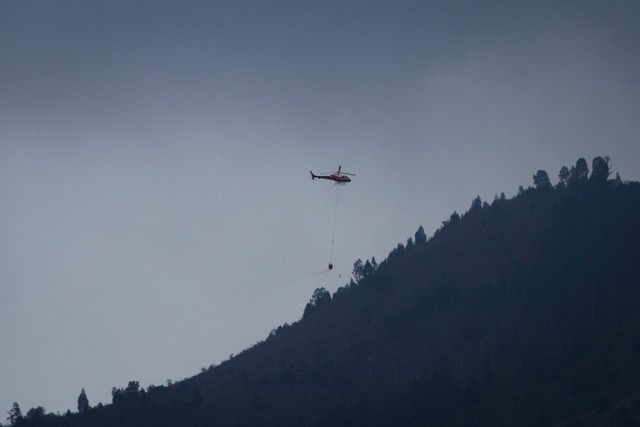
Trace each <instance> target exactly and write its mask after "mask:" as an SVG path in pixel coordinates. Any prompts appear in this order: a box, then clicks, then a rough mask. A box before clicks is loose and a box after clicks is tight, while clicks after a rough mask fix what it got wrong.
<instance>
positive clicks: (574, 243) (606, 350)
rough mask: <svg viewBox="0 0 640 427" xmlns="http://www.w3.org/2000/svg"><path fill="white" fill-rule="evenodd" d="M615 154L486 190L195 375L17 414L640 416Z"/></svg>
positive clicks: (626, 238)
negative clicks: (509, 189) (514, 191)
mask: <svg viewBox="0 0 640 427" xmlns="http://www.w3.org/2000/svg"><path fill="white" fill-rule="evenodd" d="M609 162H610V160H609V158H607V157H596V158H595V159H593V161H592V163H591V170H589V167H588V163H587V162H586V161H585V160H584V159H579V160H578V161H577V162H576V164H575V165H574V166H572V167H570V168H569V167H562V169H561V170H560V171H559V173H558V182H557V184H555V185H553V184H552V183H551V180H550V179H549V175H548V174H547V172H545V171H544V170H538V171H537V172H536V173H535V174H534V175H533V186H531V187H528V188H526V189H525V188H523V187H520V190H519V192H518V195H517V196H515V197H513V198H512V199H507V198H506V197H505V195H504V194H501V195H499V196H498V195H496V197H495V199H494V200H493V201H492V202H491V203H487V202H483V201H482V200H481V199H480V198H479V197H477V198H475V199H474V200H473V201H472V203H471V206H470V208H469V210H468V211H467V212H465V213H462V214H458V213H457V212H453V214H451V216H450V217H449V218H448V219H447V220H445V221H443V223H442V226H441V227H440V228H439V229H438V230H435V232H434V233H433V236H432V237H431V238H427V235H426V233H425V231H424V229H423V228H422V227H420V228H419V229H418V230H417V231H416V233H415V235H414V236H412V237H410V238H408V239H407V241H406V243H400V244H398V246H397V247H396V248H394V249H393V250H392V251H391V252H390V253H389V255H388V256H387V258H386V259H384V260H383V261H381V262H380V263H378V262H377V261H376V260H375V258H372V259H370V260H366V261H364V262H363V261H362V260H357V261H356V262H355V263H354V268H353V277H352V279H351V280H350V282H349V283H348V284H345V285H344V286H343V287H341V288H339V289H338V290H337V291H336V292H335V293H334V294H333V295H331V294H330V293H329V292H328V291H327V290H326V289H324V288H319V289H316V290H315V291H314V293H313V295H312V296H311V299H310V301H309V303H308V304H307V305H306V307H305V308H304V312H303V316H302V318H301V319H300V320H299V321H298V322H295V323H294V324H291V325H287V324H285V325H282V326H280V327H278V328H276V329H274V330H273V331H272V332H271V334H269V336H268V337H267V338H266V339H265V340H264V341H262V342H259V343H257V344H256V345H254V346H253V347H252V348H250V349H247V350H245V351H243V352H242V353H241V354H239V355H237V356H235V357H230V359H229V360H227V361H225V362H223V363H222V364H220V365H219V366H216V367H213V366H212V367H210V368H209V369H203V371H202V372H201V373H200V374H198V375H195V376H194V377H192V378H189V379H186V380H183V381H179V382H177V383H175V384H167V385H166V386H157V387H155V386H150V387H148V388H147V389H146V390H145V389H144V388H141V387H140V385H139V384H138V382H136V381H131V382H129V384H128V385H127V386H126V387H124V388H116V387H114V388H113V390H112V396H113V401H112V404H110V405H104V406H103V405H98V406H97V407H93V408H91V407H90V405H89V400H88V397H87V396H86V393H85V392H84V390H82V391H81V394H80V396H79V397H78V412H73V413H72V412H68V413H67V414H64V415H54V414H46V413H45V410H44V409H43V408H41V407H39V408H33V409H31V410H29V411H28V412H27V414H26V415H23V414H22V413H21V411H20V408H19V406H18V404H17V403H16V404H14V406H13V407H12V408H11V409H10V411H9V418H8V422H9V425H11V426H115V425H117V426H159V427H160V426H175V425H193V426H209V425H221V426H392V425H393V426H395V425H403V426H467V425H468V426H482V425H487V426H494V425H520V426H545V425H563V426H580V425H637V424H640V310H639V309H638V307H640V248H638V243H639V242H640V184H638V183H636V182H622V180H621V178H620V176H619V175H618V174H616V176H615V178H614V179H611V167H610V164H609ZM634 423H635V424H634Z"/></svg>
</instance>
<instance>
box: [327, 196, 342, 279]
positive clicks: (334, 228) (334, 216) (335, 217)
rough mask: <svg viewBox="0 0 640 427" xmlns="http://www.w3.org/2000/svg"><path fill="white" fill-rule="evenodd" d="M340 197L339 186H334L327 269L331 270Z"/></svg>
mask: <svg viewBox="0 0 640 427" xmlns="http://www.w3.org/2000/svg"><path fill="white" fill-rule="evenodd" d="M339 195H340V185H336V206H335V208H334V210H333V231H332V232H331V251H330V252H329V269H332V268H333V246H334V243H335V236H336V223H337V220H338V196H339Z"/></svg>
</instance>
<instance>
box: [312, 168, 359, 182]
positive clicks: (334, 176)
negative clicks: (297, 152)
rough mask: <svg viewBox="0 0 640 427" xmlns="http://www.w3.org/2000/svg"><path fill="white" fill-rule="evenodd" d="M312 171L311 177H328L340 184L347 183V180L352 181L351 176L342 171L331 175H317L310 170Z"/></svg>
mask: <svg viewBox="0 0 640 427" xmlns="http://www.w3.org/2000/svg"><path fill="white" fill-rule="evenodd" d="M309 172H310V173H311V179H312V180H313V179H328V180H331V181H335V182H336V183H339V184H346V183H347V182H351V178H349V177H348V176H346V175H342V174H341V173H334V174H331V175H316V174H314V173H313V172H311V171H309Z"/></svg>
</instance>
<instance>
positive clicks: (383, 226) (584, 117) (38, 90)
mask: <svg viewBox="0 0 640 427" xmlns="http://www.w3.org/2000/svg"><path fill="white" fill-rule="evenodd" d="M639 117H640V3H638V2H635V1H615V0H614V1H611V0H603V1H548V2H546V1H538V2H531V1H485V2H478V1H472V0H467V1H428V0H425V1H315V0H307V1H303V0H298V1H294V0H290V1H278V0H276V1H228V2H227V1H225V2H221V1H216V2H210V1H136V2H131V1H129V0H126V1H124V0H122V1H118V0H115V1H108V2H98V1H86V0H78V1H66V0H62V1H55V2H53V1H29V0H26V1H25V0H1V1H0V236H1V237H0V384H1V386H0V419H1V420H4V416H3V415H2V414H5V413H6V411H8V410H9V409H10V407H11V404H12V403H13V402H15V401H17V402H18V403H19V404H20V405H21V407H22V410H23V412H26V411H27V410H28V409H29V408H31V407H34V406H39V405H41V406H44V407H45V409H46V410H47V411H48V412H57V411H60V412H64V411H66V410H67V409H68V408H69V409H71V410H73V411H75V410H76V408H77V397H78V395H79V394H80V390H81V389H82V388H85V389H86V391H87V394H88V397H89V401H90V403H91V404H92V405H95V404H97V403H98V402H99V401H102V402H105V403H108V402H110V400H111V396H110V391H111V388H112V387H113V386H117V387H123V386H126V383H127V382H128V381H130V380H137V381H139V382H140V384H141V386H143V387H147V386H148V385H149V384H155V385H159V384H163V383H165V381H166V380H167V379H172V380H174V381H175V380H179V379H182V378H185V377H189V376H192V375H194V374H196V373H198V372H199V371H200V369H201V368H202V367H205V366H209V365H211V364H218V363H220V362H221V361H222V360H224V359H226V358H227V357H228V356H229V355H230V354H232V353H238V352H240V351H242V350H243V349H245V348H248V347H250V346H251V345H253V344H254V343H256V342H257V341H259V340H262V339H265V338H266V337H267V335H268V334H269V332H270V331H271V330H272V329H273V328H275V327H277V326H278V325H281V324H283V323H285V322H289V323H291V322H294V321H296V320H298V319H299V318H300V317H301V314H302V310H303V309H304V305H305V304H306V303H307V302H308V300H309V298H310V297H311V294H312V292H313V290H314V289H315V288H317V287H320V286H324V287H326V288H327V289H329V290H330V291H331V292H333V291H335V289H337V287H339V286H342V285H343V284H345V283H346V282H348V280H349V276H350V272H351V269H352V266H353V262H354V261H355V260H356V259H358V258H361V259H363V260H364V259H367V258H370V257H371V256H375V257H376V259H378V261H381V260H382V259H384V258H385V257H386V255H387V254H388V253H389V251H390V250H391V249H393V248H394V247H395V246H396V244H397V243H399V242H404V241H406V239H407V238H408V237H409V236H412V235H413V233H414V232H415V231H416V229H417V228H418V226H420V225H423V226H424V227H425V230H426V232H427V234H428V235H429V236H430V235H432V234H433V232H434V230H435V229H437V228H438V227H439V225H440V224H441V222H442V221H443V220H444V219H447V218H448V217H449V215H450V214H451V213H452V212H453V211H454V210H457V211H458V212H464V211H466V210H467V209H468V207H469V206H470V205H471V200H472V199H473V198H474V197H475V196H477V195H480V197H481V198H482V199H483V200H486V201H489V202H490V201H492V200H493V197H494V195H495V194H499V193H501V192H504V193H505V194H506V195H507V196H508V197H512V196H513V195H515V194H516V193H517V189H518V186H519V185H523V186H528V185H531V184H532V178H531V177H532V175H533V174H534V173H535V172H536V171H537V170H538V169H544V170H546V171H547V172H548V173H549V175H550V176H551V177H552V180H553V182H554V183H555V182H556V181H557V174H558V171H559V170H560V168H561V166H563V165H567V166H571V165H572V164H574V163H575V161H576V160H577V159H578V157H585V158H586V159H587V161H588V162H589V163H590V162H591V159H592V158H593V157H595V156H597V155H608V156H610V157H611V164H612V167H613V170H614V171H615V172H619V173H620V175H621V176H622V178H623V179H626V180H637V179H638V178H639V177H640V141H639V139H638V136H639V135H640V132H639V131H640V120H638V118H639ZM338 165H342V166H343V169H344V170H345V171H348V172H353V173H356V174H357V176H356V177H355V178H354V180H353V182H352V183H350V184H349V185H347V186H345V187H342V188H340V190H339V203H338V212H337V222H336V230H335V248H334V255H333V261H334V264H335V266H336V267H335V268H334V270H333V271H331V272H326V271H324V270H325V269H326V265H327V263H328V261H329V255H330V249H331V235H332V227H333V217H334V206H335V198H336V187H335V186H333V185H332V183H330V182H326V181H313V182H312V181H311V179H310V177H309V170H310V169H313V170H314V172H330V171H332V170H335V169H336V168H337V167H338Z"/></svg>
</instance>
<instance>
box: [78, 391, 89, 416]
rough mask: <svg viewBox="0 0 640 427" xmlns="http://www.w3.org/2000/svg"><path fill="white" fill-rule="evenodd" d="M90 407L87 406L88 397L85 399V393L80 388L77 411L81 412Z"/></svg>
mask: <svg viewBox="0 0 640 427" xmlns="http://www.w3.org/2000/svg"><path fill="white" fill-rule="evenodd" d="M90 408H91V406H89V399H87V393H86V392H85V391H84V389H82V391H81V392H80V396H78V412H79V413H83V412H86V411H88V410H89V409H90Z"/></svg>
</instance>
